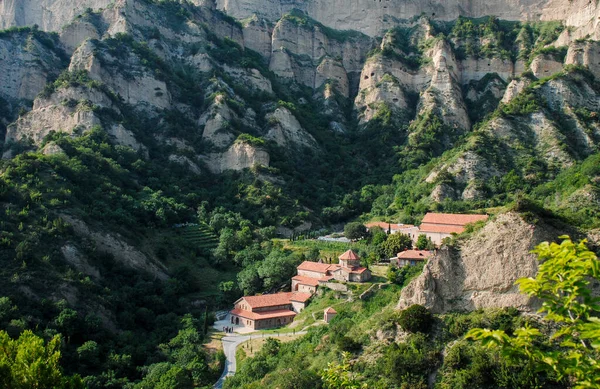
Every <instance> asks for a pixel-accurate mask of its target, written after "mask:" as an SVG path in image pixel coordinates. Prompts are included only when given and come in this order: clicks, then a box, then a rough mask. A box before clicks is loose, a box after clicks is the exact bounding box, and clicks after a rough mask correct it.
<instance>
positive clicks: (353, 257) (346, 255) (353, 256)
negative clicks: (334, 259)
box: [338, 250, 360, 261]
mask: <svg viewBox="0 0 600 389" xmlns="http://www.w3.org/2000/svg"><path fill="white" fill-rule="evenodd" d="M338 259H349V260H357V261H358V260H360V258H359V257H358V255H356V253H355V252H354V251H352V250H348V251H346V252H345V253H344V254H342V255H340V256H339V257H338Z"/></svg>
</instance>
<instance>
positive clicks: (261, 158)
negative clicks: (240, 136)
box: [204, 142, 270, 174]
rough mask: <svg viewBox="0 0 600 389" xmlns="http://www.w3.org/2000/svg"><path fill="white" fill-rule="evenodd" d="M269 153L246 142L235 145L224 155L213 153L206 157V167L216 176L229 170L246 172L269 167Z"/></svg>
mask: <svg viewBox="0 0 600 389" xmlns="http://www.w3.org/2000/svg"><path fill="white" fill-rule="evenodd" d="M269 160H270V158H269V153H267V152H266V151H265V150H264V149H262V148H260V147H256V146H253V145H250V144H248V143H245V142H236V143H234V144H233V145H232V146H231V147H230V148H229V149H227V151H225V152H224V153H212V154H209V155H208V156H207V157H204V162H205V163H206V167H207V168H208V170H210V171H211V172H212V173H214V174H219V173H223V172H224V171H227V170H237V171H239V170H244V169H249V168H252V167H254V166H269Z"/></svg>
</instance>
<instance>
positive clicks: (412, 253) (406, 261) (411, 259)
mask: <svg viewBox="0 0 600 389" xmlns="http://www.w3.org/2000/svg"><path fill="white" fill-rule="evenodd" d="M431 256H433V252H431V251H428V250H405V251H402V252H400V253H398V255H397V256H396V257H394V258H391V259H390V262H391V263H392V264H394V265H396V266H397V267H404V266H406V265H411V266H414V265H416V264H417V263H419V262H423V261H426V260H427V259H429V258H430V257H431Z"/></svg>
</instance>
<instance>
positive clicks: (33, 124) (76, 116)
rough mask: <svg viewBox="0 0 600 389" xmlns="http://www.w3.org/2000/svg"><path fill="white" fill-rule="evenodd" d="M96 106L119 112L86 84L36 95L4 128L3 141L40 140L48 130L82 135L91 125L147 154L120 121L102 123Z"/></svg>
mask: <svg viewBox="0 0 600 389" xmlns="http://www.w3.org/2000/svg"><path fill="white" fill-rule="evenodd" d="M94 107H95V108H96V109H100V108H105V109H110V110H113V111H114V112H117V113H118V112H119V109H118V107H117V106H116V105H114V102H113V101H112V100H111V99H110V98H109V97H108V96H107V95H106V94H105V93H104V92H102V91H100V90H97V89H95V88H88V87H85V86H78V87H69V88H62V89H59V90H58V91H56V92H54V93H52V94H51V95H50V96H48V97H45V96H41V97H38V98H37V99H36V100H35V101H34V103H33V109H32V110H31V111H30V112H28V113H27V114H26V115H24V116H21V117H20V118H19V119H18V120H17V121H16V122H15V123H13V124H11V125H10V126H8V128H7V132H6V140H7V141H13V142H23V141H25V142H30V141H31V142H32V143H33V144H35V145H39V144H40V143H42V141H43V140H44V138H45V137H46V136H47V135H48V134H50V132H52V131H54V132H65V133H68V134H71V135H81V134H83V133H85V132H86V131H89V130H90V129H92V128H93V127H96V126H99V127H104V128H105V130H106V131H107V133H108V134H109V136H110V138H111V139H112V140H113V142H114V143H115V144H119V145H122V146H127V147H131V148H132V149H134V150H136V151H142V152H143V153H144V154H145V153H146V147H145V146H143V145H142V144H141V143H139V142H138V141H137V139H136V138H135V136H134V134H133V133H132V132H131V131H130V130H128V129H126V128H125V127H123V126H122V125H121V124H116V123H115V124H112V123H111V124H109V123H103V122H102V120H101V119H100V117H99V116H98V115H97V113H96V112H95V111H94Z"/></svg>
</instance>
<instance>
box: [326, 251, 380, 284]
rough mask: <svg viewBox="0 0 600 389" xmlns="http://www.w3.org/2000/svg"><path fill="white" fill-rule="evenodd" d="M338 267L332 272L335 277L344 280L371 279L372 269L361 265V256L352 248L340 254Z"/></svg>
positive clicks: (359, 280) (358, 280) (362, 280)
mask: <svg viewBox="0 0 600 389" xmlns="http://www.w3.org/2000/svg"><path fill="white" fill-rule="evenodd" d="M338 259H339V265H338V267H337V268H336V269H335V270H333V271H332V272H331V275H333V278H335V279H336V280H338V281H343V282H347V281H350V282H366V281H369V280H370V279H371V271H370V270H369V269H367V268H366V267H362V266H360V258H359V256H358V255H357V254H356V253H355V252H354V251H352V250H348V251H346V252H345V253H344V254H342V255H340V256H339V258H338Z"/></svg>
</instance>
